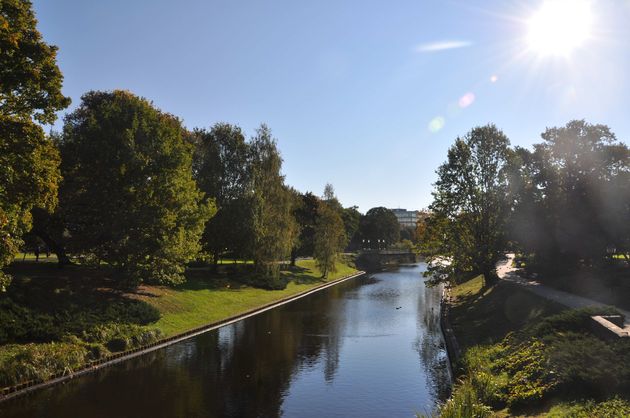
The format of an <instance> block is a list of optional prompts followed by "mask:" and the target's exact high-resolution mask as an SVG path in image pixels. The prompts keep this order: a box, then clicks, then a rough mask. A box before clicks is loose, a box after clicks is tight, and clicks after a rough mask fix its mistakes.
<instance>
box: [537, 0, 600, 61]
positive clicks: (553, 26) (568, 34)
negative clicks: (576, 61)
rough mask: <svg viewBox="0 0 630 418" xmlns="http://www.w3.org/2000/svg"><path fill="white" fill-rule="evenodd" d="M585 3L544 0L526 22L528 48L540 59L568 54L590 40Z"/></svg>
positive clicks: (581, 0)
mask: <svg viewBox="0 0 630 418" xmlns="http://www.w3.org/2000/svg"><path fill="white" fill-rule="evenodd" d="M592 21H593V15H592V13H591V5H590V2H589V1H588V0H545V2H544V3H543V4H542V6H541V7H540V9H539V10H538V11H537V12H535V13H534V15H533V16H532V17H531V18H530V19H529V21H528V29H529V31H528V35H527V44H528V47H529V49H531V50H532V51H534V52H536V53H538V54H540V55H563V56H567V55H569V54H571V52H573V51H574V50H575V49H576V48H579V47H580V46H582V45H583V44H584V42H585V41H586V40H588V39H589V38H590V36H591V26H592Z"/></svg>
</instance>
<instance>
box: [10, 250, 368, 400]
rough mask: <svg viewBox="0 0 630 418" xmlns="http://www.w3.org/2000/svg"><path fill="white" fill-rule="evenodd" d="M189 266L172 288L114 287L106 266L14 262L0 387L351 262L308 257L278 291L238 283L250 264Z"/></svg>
mask: <svg viewBox="0 0 630 418" xmlns="http://www.w3.org/2000/svg"><path fill="white" fill-rule="evenodd" d="M244 267H245V266H242V265H241V266H238V267H234V268H230V269H223V270H221V271H220V272H219V273H218V274H216V273H212V271H211V270H212V269H209V268H206V269H190V270H189V271H188V272H187V276H188V281H187V283H186V284H185V285H183V286H181V287H179V288H177V289H172V288H165V287H160V286H141V287H140V288H139V289H137V291H134V292H133V293H125V292H123V291H121V290H120V289H117V288H116V287H115V286H116V284H117V281H116V280H115V272H113V271H112V270H111V269H108V268H107V267H100V268H90V267H86V266H72V267H67V268H64V269H59V268H57V266H55V265H54V264H53V263H42V262H39V263H35V262H33V261H26V262H21V261H18V262H15V263H13V264H12V265H11V266H10V267H9V268H8V269H7V270H9V272H10V274H12V275H13V276H14V282H13V283H12V285H11V286H10V287H9V289H8V292H7V293H6V294H4V295H1V296H2V297H0V388H1V387H5V386H11V385H15V384H18V383H22V382H25V381H28V380H31V379H40V380H45V379H48V378H50V377H51V376H52V375H54V374H55V373H58V372H61V371H64V370H65V371H67V370H73V369H77V368H80V367H81V366H82V365H84V364H85V363H86V362H88V361H92V360H96V359H100V358H102V357H103V356H106V355H108V354H109V353H111V352H118V351H123V350H126V349H130V348H135V347H138V346H142V345H144V344H147V343H150V342H154V341H155V340H156V338H158V337H159V335H158V334H157V332H156V329H157V330H159V331H161V332H162V335H163V336H170V335H173V334H177V333H180V332H184V331H187V330H189V329H191V328H194V327H198V326H202V325H205V324H208V323H212V322H216V321H219V320H222V319H225V318H227V317H230V316H233V315H237V314H239V313H243V312H245V311H249V310H251V309H254V308H256V307H259V306H262V305H265V304H268V303H270V302H274V301H277V300H280V299H283V298H286V297H287V296H291V295H295V294H296V293H300V292H303V291H305V290H308V289H312V288H314V287H316V286H318V285H320V284H322V283H325V282H326V281H332V280H334V279H337V278H340V277H343V276H348V275H351V274H353V273H355V272H356V270H355V269H354V268H351V267H348V266H347V265H345V264H342V263H338V265H337V271H336V272H335V274H331V275H330V277H329V278H328V279H327V280H323V279H322V278H321V274H320V272H319V271H318V270H317V268H316V267H315V263H314V261H312V260H300V261H299V262H298V265H297V266H296V267H294V268H292V269H291V270H290V271H283V272H282V274H283V275H285V276H286V278H287V280H288V286H287V287H286V288H285V289H283V290H262V289H257V288H252V287H249V286H245V285H243V284H242V282H243V281H245V282H247V280H237V279H246V278H247V274H250V273H248V271H251V269H248V268H244Z"/></svg>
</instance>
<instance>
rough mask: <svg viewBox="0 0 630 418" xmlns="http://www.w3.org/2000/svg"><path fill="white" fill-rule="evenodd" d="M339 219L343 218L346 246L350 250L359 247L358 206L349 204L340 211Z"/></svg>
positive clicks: (359, 216)
mask: <svg viewBox="0 0 630 418" xmlns="http://www.w3.org/2000/svg"><path fill="white" fill-rule="evenodd" d="M341 219H343V225H344V228H345V230H346V238H347V240H348V246H349V247H350V249H351V250H355V249H358V248H361V244H360V240H361V238H360V236H359V223H360V222H361V212H359V208H358V206H351V207H349V208H344V209H343V212H342V213H341Z"/></svg>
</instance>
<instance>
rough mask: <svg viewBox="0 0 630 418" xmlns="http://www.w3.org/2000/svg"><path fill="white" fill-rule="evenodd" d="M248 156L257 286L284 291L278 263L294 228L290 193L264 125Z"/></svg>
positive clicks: (288, 246)
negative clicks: (250, 175)
mask: <svg viewBox="0 0 630 418" xmlns="http://www.w3.org/2000/svg"><path fill="white" fill-rule="evenodd" d="M250 147H251V155H252V190H253V198H252V210H253V216H252V221H253V222H252V231H253V242H252V246H251V248H252V256H253V259H254V264H255V268H256V274H257V279H258V280H259V285H261V286H265V287H268V288H273V289H277V288H284V287H285V286H286V282H285V281H284V280H282V278H281V277H280V263H281V262H282V261H284V260H285V259H286V258H287V257H288V256H289V254H290V252H291V248H292V247H293V244H294V242H295V240H296V238H297V233H298V228H297V224H296V222H295V219H294V217H293V213H292V211H293V205H292V203H293V199H292V197H291V191H290V190H289V189H288V187H287V186H285V184H284V176H283V175H282V173H281V169H282V157H281V156H280V153H279V151H278V148H277V146H276V141H275V139H274V138H273V137H272V135H271V131H270V130H269V128H268V127H267V126H266V125H261V127H260V128H259V129H258V130H257V132H256V136H254V137H253V138H252V140H251V142H250Z"/></svg>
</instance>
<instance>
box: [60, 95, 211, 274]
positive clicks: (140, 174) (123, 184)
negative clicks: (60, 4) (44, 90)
mask: <svg viewBox="0 0 630 418" xmlns="http://www.w3.org/2000/svg"><path fill="white" fill-rule="evenodd" d="M60 149H61V154H62V165H61V168H62V174H63V176H64V181H63V183H62V186H61V189H60V205H61V212H62V216H63V218H64V219H65V223H66V225H67V228H68V230H69V233H70V236H71V240H70V246H71V248H72V249H73V251H74V252H75V253H77V254H81V255H82V256H83V258H84V260H85V261H86V262H94V263H100V262H101V261H104V262H107V263H109V264H111V265H112V266H114V267H116V268H117V269H118V270H119V271H120V272H121V273H122V274H123V275H124V277H125V278H126V280H128V283H129V284H137V283H139V282H142V281H145V280H146V281H152V282H159V283H164V284H176V283H181V282H182V281H183V280H184V277H183V275H182V273H183V271H184V265H185V263H186V262H187V261H189V260H190V259H192V258H193V257H195V256H196V254H197V253H198V252H199V250H200V244H199V240H200V238H201V234H202V232H203V228H204V224H205V222H206V221H207V220H208V219H209V218H210V217H211V216H212V215H213V214H214V212H215V208H214V205H213V203H212V201H209V200H206V199H204V198H203V194H202V193H201V192H200V191H199V190H198V189H197V186H196V184H195V181H194V179H193V177H192V153H193V147H192V145H191V144H190V143H188V142H187V141H186V140H185V139H184V129H183V128H182V126H181V122H180V121H179V120H178V119H177V118H175V117H173V116H171V115H169V114H166V113H163V112H161V111H159V110H158V109H156V108H155V107H154V106H153V105H152V104H151V103H150V102H148V101H147V100H145V99H142V98H139V97H137V96H134V95H133V94H131V93H128V92H125V91H114V92H90V93H87V94H85V95H84V96H83V98H82V103H81V105H80V106H79V107H78V108H77V109H76V110H75V111H74V112H72V113H71V114H69V115H68V116H67V117H66V120H65V125H64V132H63V138H62V140H61V144H60Z"/></svg>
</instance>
